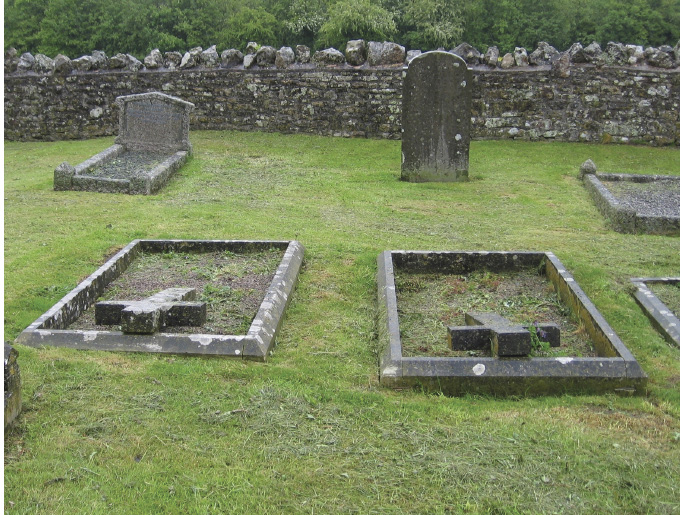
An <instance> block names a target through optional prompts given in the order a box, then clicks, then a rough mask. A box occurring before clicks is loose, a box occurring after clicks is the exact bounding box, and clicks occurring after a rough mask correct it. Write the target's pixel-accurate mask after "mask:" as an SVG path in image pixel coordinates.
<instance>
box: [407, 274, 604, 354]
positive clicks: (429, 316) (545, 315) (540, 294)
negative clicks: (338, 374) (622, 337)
mask: <svg viewBox="0 0 680 515" xmlns="http://www.w3.org/2000/svg"><path fill="white" fill-rule="evenodd" d="M395 282H396V288H397V311H398V313H399V329H400V335H401V343H402V352H403V355H404V356H434V357H468V356H490V355H491V345H490V344H489V349H488V351H454V350H451V349H450V348H449V347H448V343H447V327H449V326H464V325H466V324H465V313H469V312H475V311H476V312H482V313H496V314H498V315H501V316H503V317H505V318H507V319H508V320H510V321H512V322H514V323H517V324H521V325H530V324H533V323H534V322H537V323H539V324H542V323H547V322H553V323H556V324H557V325H559V327H560V346H559V347H554V348H550V349H548V350H543V351H535V352H534V353H532V356H536V357H552V356H572V357H573V356H582V357H594V356H596V355H597V353H596V351H595V350H594V347H593V343H592V340H590V338H589V337H588V335H587V334H586V333H585V331H584V330H583V328H582V327H581V326H580V325H579V323H578V322H576V321H575V320H574V319H573V317H572V315H571V312H570V310H569V308H567V307H565V306H564V305H563V304H562V303H561V302H560V300H559V299H558V296H557V293H556V292H555V288H554V286H553V285H552V283H550V282H549V281H548V280H547V278H546V277H545V276H544V275H540V274H539V273H538V272H537V271H536V270H525V271H519V272H502V273H497V272H488V271H477V272H472V273H470V274H468V275H450V274H433V273H422V274H418V273H399V272H397V273H396V274H395Z"/></svg>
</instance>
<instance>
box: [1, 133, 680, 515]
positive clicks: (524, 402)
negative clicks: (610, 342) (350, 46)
mask: <svg viewBox="0 0 680 515" xmlns="http://www.w3.org/2000/svg"><path fill="white" fill-rule="evenodd" d="M191 139H192V143H193V145H194V156H193V158H192V159H191V160H190V161H189V162H188V163H187V165H186V166H185V167H184V168H183V169H182V170H180V171H179V172H178V173H177V174H176V175H175V176H174V177H173V179H172V180H171V181H170V182H169V183H168V185H167V187H166V188H165V189H164V190H163V191H161V192H160V193H159V194H157V195H154V196H148V197H146V196H129V195H119V194H96V193H89V192H75V191H59V192H55V191H53V190H52V172H53V170H54V168H55V167H56V166H57V165H58V164H59V163H60V162H61V161H64V160H68V161H70V162H81V161H83V160H84V159H87V158H88V157H89V156H91V155H93V154H94V153H96V152H98V151H100V150H102V149H104V148H106V147H108V146H109V145H111V143H112V138H105V139H97V140H91V141H71V142H57V143H5V192H4V197H5V227H4V229H5V270H4V272H5V297H4V300H5V339H6V340H13V339H14V338H15V337H16V336H17V335H18V334H19V332H20V331H21V330H23V329H24V328H25V327H26V326H28V325H29V324H30V323H31V322H33V321H34V320H35V319H36V318H37V317H38V316H39V315H41V314H42V313H43V312H44V311H45V310H47V309H48V308H50V307H51V306H52V305H53V304H54V303H55V302H56V301H57V300H58V299H60V298H61V297H62V296H63V295H64V294H65V293H67V292H68V291H70V289H71V288H73V287H74V286H75V285H76V284H77V283H78V282H79V281H80V280H82V279H83V278H84V277H86V276H87V275H89V274H90V273H92V272H93V271H94V270H95V269H96V268H97V267H98V266H99V265H101V264H102V263H103V262H104V261H105V260H106V258H107V257H108V256H110V255H111V254H112V253H113V252H114V251H115V250H116V249H119V248H121V247H122V246H124V245H126V244H127V243H129V242H130V241H131V240H132V239H134V238H192V239H201V238H208V239H276V240H282V239H298V240H300V241H301V242H302V243H303V244H304V245H305V247H306V253H305V264H304V266H303V269H302V272H301V275H300V279H299V284H298V288H297V290H296V292H295V293H294V295H293V300H292V303H291V305H290V307H289V309H288V311H287V313H286V316H285V319H284V323H283V326H282V329H281V333H280V336H279V338H278V340H277V346H276V347H275V350H274V354H273V356H271V357H270V359H269V360H268V361H267V362H266V363H255V362H244V361H240V360H229V359H220V358H210V359H206V358H198V357H180V356H169V355H145V354H124V353H111V352H91V351H77V350H73V349H63V348H62V349H57V348H44V349H35V348H29V347H24V346H21V345H18V346H17V348H18V350H19V353H20V355H19V364H20V367H21V374H22V379H23V389H22V391H23V399H24V407H23V412H22V413H21V415H20V416H19V418H18V421H17V425H16V427H14V428H12V429H10V430H8V431H6V432H5V449H4V450H5V498H4V502H5V509H6V510H8V512H10V513H11V512H16V513H29V512H40V513H65V512H69V513H73V512H81V513H84V512H87V513H112V512H113V513H155V512H161V511H162V512H167V513H220V512H241V513H252V512H272V513H279V512H309V513H311V512H316V513H346V512H351V511H355V512H360V513H368V512H377V513H399V512H420V513H422V512H434V513H443V512H446V511H450V512H454V513H455V512H473V513H474V512H494V513H526V512H550V513H552V512H620V513H636V512H648V511H651V512H659V513H673V512H677V511H679V510H680V487H678V477H680V389H679V385H680V359H679V358H680V351H679V350H678V349H677V348H676V347H674V346H672V345H670V344H668V343H667V342H665V341H664V340H663V338H662V337H661V335H660V334H659V333H658V332H656V331H655V330H654V328H653V327H652V326H651V324H650V323H649V321H648V319H647V317H646V316H645V315H644V314H643V312H642V311H641V310H640V309H639V307H638V306H637V305H636V303H635V301H634V300H633V298H632V296H631V295H630V293H629V286H628V284H629V278H631V277H640V276H644V277H662V276H674V275H677V273H678V266H679V263H680V258H679V256H680V239H678V237H668V236H651V235H631V234H619V233H616V232H614V231H612V230H610V229H609V228H608V227H607V225H606V223H605V221H604V220H603V219H602V217H601V216H600V214H599V212H598V211H597V209H596V207H595V205H594V204H593V203H592V201H591V199H590V197H589V195H588V194H587V192H586V191H585V189H584V188H583V186H582V185H581V184H580V182H579V181H578V179H577V173H578V167H579V165H580V164H581V163H582V162H583V161H585V160H586V159H587V158H591V159H593V160H594V161H595V163H597V165H598V167H599V169H600V170H602V171H616V172H627V173H659V174H675V175H678V174H680V170H679V169H678V163H679V162H680V151H679V150H678V149H675V148H647V147H635V146H610V145H586V144H563V143H548V144H545V143H526V142H514V141H502V142H501V141H497V142H492V141H488V142H473V143H472V145H471V149H470V173H469V175H470V178H471V180H470V182H468V183H449V184H439V183H427V184H412V183H407V182H402V181H399V180H398V177H399V176H400V144H399V142H398V141H385V140H382V141H381V140H350V139H339V138H322V137H314V136H299V135H277V134H260V133H231V132H192V135H191ZM386 249H408V250H536V251H548V250H549V251H552V252H554V253H555V254H556V255H557V257H558V258H559V259H560V260H561V261H562V262H563V263H564V264H565V266H566V267H567V268H568V269H569V271H570V272H571V273H572V274H573V275H574V277H575V278H576V280H577V281H578V283H579V284H580V286H581V287H582V288H583V290H584V291H585V292H586V294H587V295H588V296H589V297H590V299H591V300H592V301H593V302H594V303H595V305H596V307H597V308H598V310H599V311H600V312H601V313H602V314H603V315H604V316H605V318H606V319H607V321H608V322H609V323H610V325H612V327H613V328H614V330H615V331H616V332H617V333H618V335H619V336H620V337H621V339H622V340H623V341H624V343H625V344H626V345H627V347H628V348H629V349H630V350H631V352H632V353H633V354H634V355H635V357H636V358H637V360H638V361H639V362H640V364H641V366H642V367H643V369H644V370H645V371H646V372H647V373H648V374H649V386H648V392H647V394H646V395H642V396H635V397H624V396H615V395H603V396H549V397H543V398H528V399H526V398H493V397H483V396H466V397H461V398H447V397H444V396H441V395H437V394H436V393H435V394H433V393H424V392H421V391H418V390H417V389H416V390H402V391H392V390H388V389H385V388H382V387H380V386H379V384H378V374H377V372H378V366H377V349H376V346H377V343H376V337H375V330H376V326H375V313H376V280H375V275H376V258H377V255H378V253H379V252H381V251H383V250H386Z"/></svg>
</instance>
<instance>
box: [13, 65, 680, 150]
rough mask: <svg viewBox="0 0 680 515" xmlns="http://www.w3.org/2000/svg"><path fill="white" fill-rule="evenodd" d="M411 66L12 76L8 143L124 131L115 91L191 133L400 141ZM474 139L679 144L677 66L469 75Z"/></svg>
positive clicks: (547, 69)
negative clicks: (171, 105)
mask: <svg viewBox="0 0 680 515" xmlns="http://www.w3.org/2000/svg"><path fill="white" fill-rule="evenodd" d="M404 73H405V69H404V68H403V67H401V66H398V67H384V68H380V67H377V68H332V67H328V68H312V69H249V70H246V69H235V68H231V69H225V68H216V69H190V70H172V71H170V70H140V71H137V72H131V71H112V70H106V71H103V70H100V71H93V72H82V71H80V72H73V73H71V74H69V75H65V76H63V75H38V74H34V73H27V74H20V75H11V74H10V75H5V83H4V100H5V139H7V140H13V141H34V140H46V141H52V140H64V139H82V138H92V137H97V136H109V135H113V134H116V133H117V130H118V112H117V108H116V107H115V104H114V101H115V99H116V97H118V96H120V95H129V94H133V93H144V92H148V91H160V92H163V93H166V94H169V95H173V96H177V97H179V98H181V99H183V100H187V101H189V102H192V103H194V104H195V106H196V109H195V111H194V112H193V114H192V117H191V129H194V130H198V129H214V130H224V129H231V130H240V131H251V130H262V131H270V132H282V133H290V132H301V133H313V134H322V135H333V136H350V137H371V138H373V137H375V138H399V137H400V133H401V89H402V81H403V76H404ZM473 74H474V89H473V103H472V137H473V139H501V138H518V139H524V140H546V139H554V140H559V141H590V142H600V141H604V142H623V143H625V142H631V143H647V144H652V145H680V116H679V114H678V113H679V112H680V69H678V68H675V69H672V70H665V69H653V68H650V67H639V66H637V67H622V66H602V67H597V66H595V65H592V64H572V66H571V70H570V75H569V76H568V77H565V78H561V77H556V76H554V75H553V74H552V73H551V67H550V66H535V67H530V68H511V69H508V70H503V69H490V68H487V67H482V66H480V67H473Z"/></svg>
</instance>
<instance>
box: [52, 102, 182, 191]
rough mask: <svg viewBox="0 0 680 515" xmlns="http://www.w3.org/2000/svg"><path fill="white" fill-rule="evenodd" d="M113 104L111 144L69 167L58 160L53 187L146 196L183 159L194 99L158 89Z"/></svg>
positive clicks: (176, 168)
mask: <svg viewBox="0 0 680 515" xmlns="http://www.w3.org/2000/svg"><path fill="white" fill-rule="evenodd" d="M116 104H117V105H118V107H119V109H120V113H119V127H118V137H117V138H116V144H115V145H113V146H111V147H109V148H107V149H106V150H104V151H102V152H100V153H99V154H97V155H95V156H93V157H91V158H90V159H88V160H87V161H84V162H82V163H80V164H79V165H77V166H75V167H74V166H71V165H70V164H69V163H67V162H63V163H61V164H60V165H59V166H58V167H57V168H56V169H55V171H54V189H55V190H81V191H99V192H103V193H130V194H143V195H149V194H151V193H155V192H157V191H158V190H159V189H160V188H161V187H163V186H164V185H165V184H166V183H167V181H168V180H169V179H170V176H171V175H172V174H173V173H174V172H175V171H177V170H178V169H179V168H181V167H182V165H183V164H184V163H185V162H186V160H187V158H188V156H189V155H190V154H191V143H190V142H189V114H190V113H191V111H192V110H193V109H194V104H192V103H190V102H185V101H184V100H181V99H179V98H175V97H171V96H169V95H165V94H163V93H158V92H151V93H141V94H137V95H126V96H122V97H118V98H117V99H116Z"/></svg>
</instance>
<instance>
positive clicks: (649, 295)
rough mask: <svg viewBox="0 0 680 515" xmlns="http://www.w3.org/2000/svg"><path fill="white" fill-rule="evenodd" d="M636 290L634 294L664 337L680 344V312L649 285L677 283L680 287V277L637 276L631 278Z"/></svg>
mask: <svg viewBox="0 0 680 515" xmlns="http://www.w3.org/2000/svg"><path fill="white" fill-rule="evenodd" d="M631 282H632V283H633V286H635V291H634V292H633V296H634V297H635V300H636V301H637V303H638V304H639V305H640V307H641V308H642V310H643V311H644V312H645V314H646V315H647V317H649V319H650V320H651V321H652V324H653V325H654V327H656V328H657V330H658V331H659V332H661V334H662V335H663V337H664V338H665V339H666V340H667V341H668V342H669V343H673V344H675V345H678V346H680V320H679V319H678V317H679V316H680V313H678V312H675V311H673V310H672V309H670V308H669V307H668V306H666V304H664V302H663V301H662V300H660V299H659V297H658V296H657V295H656V294H655V293H654V292H653V291H652V289H650V286H649V285H652V284H662V285H669V286H670V285H675V286H679V287H680V277H636V278H634V279H631Z"/></svg>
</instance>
